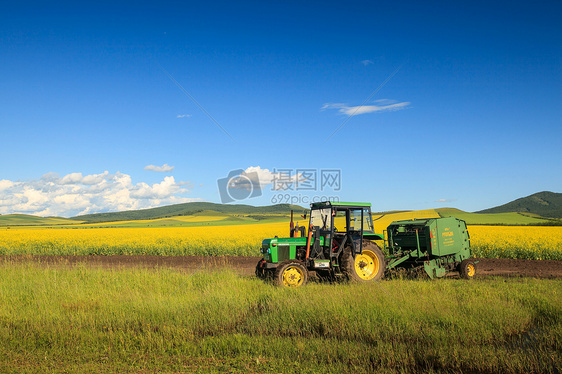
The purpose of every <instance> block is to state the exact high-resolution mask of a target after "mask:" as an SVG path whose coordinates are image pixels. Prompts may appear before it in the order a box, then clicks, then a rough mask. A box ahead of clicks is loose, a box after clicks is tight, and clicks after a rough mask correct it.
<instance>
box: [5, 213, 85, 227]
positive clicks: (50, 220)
mask: <svg viewBox="0 0 562 374" xmlns="http://www.w3.org/2000/svg"><path fill="white" fill-rule="evenodd" d="M79 223H82V221H80V220H73V219H68V218H59V217H38V216H32V215H29V214H6V215H4V216H2V215H0V226H42V225H50V226H52V225H70V224H79Z"/></svg>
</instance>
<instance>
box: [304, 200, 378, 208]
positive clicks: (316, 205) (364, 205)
mask: <svg viewBox="0 0 562 374" xmlns="http://www.w3.org/2000/svg"><path fill="white" fill-rule="evenodd" d="M331 206H341V207H349V208H370V207H371V203H349V202H343V201H321V202H319V203H312V204H310V207H311V208H312V209H315V208H329V207H331Z"/></svg>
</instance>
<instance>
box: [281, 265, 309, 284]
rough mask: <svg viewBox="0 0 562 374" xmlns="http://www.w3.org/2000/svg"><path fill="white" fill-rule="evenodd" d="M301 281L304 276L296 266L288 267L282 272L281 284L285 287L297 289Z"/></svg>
mask: <svg viewBox="0 0 562 374" xmlns="http://www.w3.org/2000/svg"><path fill="white" fill-rule="evenodd" d="M303 280H304V274H303V272H302V270H301V269H300V268H299V267H297V266H289V267H288V268H287V269H285V271H283V284H284V285H285V286H287V287H299V286H300V285H301V284H302V282H303Z"/></svg>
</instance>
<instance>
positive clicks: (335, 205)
mask: <svg viewBox="0 0 562 374" xmlns="http://www.w3.org/2000/svg"><path fill="white" fill-rule="evenodd" d="M303 218H304V219H306V214H305V215H304V216H303ZM383 239H384V237H383V236H382V235H380V234H376V233H375V231H374V229H373V221H372V218H371V204H369V203H343V202H329V201H325V202H319V203H313V204H311V209H310V221H309V225H308V233H306V230H305V227H298V224H297V227H295V226H294V224H293V217H292V213H291V231H290V237H289V238H278V237H275V238H272V239H265V240H264V241H263V242H262V247H261V253H262V254H263V258H262V259H261V260H260V261H259V262H258V264H257V265H256V275H257V276H258V277H260V278H262V279H273V281H274V282H275V283H276V284H278V285H282V286H287V287H299V286H302V285H304V284H306V282H307V280H308V272H309V271H315V272H316V274H317V275H318V276H319V277H321V278H327V279H337V278H344V279H348V280H353V281H357V282H369V281H375V280H378V279H380V278H381V277H382V276H383V275H384V272H385V270H386V265H385V258H384V255H383V253H382V251H381V249H380V247H379V246H378V245H377V244H376V243H375V242H374V240H383Z"/></svg>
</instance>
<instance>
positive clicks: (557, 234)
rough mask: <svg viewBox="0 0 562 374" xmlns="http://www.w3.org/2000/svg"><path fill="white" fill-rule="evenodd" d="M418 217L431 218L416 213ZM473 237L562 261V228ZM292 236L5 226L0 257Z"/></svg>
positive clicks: (136, 251)
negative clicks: (7, 227)
mask: <svg viewBox="0 0 562 374" xmlns="http://www.w3.org/2000/svg"><path fill="white" fill-rule="evenodd" d="M398 214H401V215H402V216H400V217H399V218H397V214H393V215H392V220H393V221H394V220H398V219H410V218H407V217H406V214H407V213H398ZM427 215H431V212H430V211H428V212H427ZM411 218H414V217H411ZM415 218H431V217H420V215H419V214H416V217H415ZM383 219H384V217H383ZM377 222H379V221H375V222H374V223H375V231H376V232H381V233H382V229H381V228H382V227H385V226H384V225H381V224H380V222H379V223H378V224H377ZM389 223H390V222H389ZM386 225H387V224H386ZM469 233H470V237H471V245H472V250H473V255H474V257H485V258H526V259H537V260H562V227H561V226H534V227H530V226H469ZM288 234H289V224H288V222H278V223H261V224H260V223H257V224H245V225H230V226H201V227H142V228H74V229H73V228H29V227H28V228H10V229H6V228H1V229H0V254H4V255H6V254H8V255H10V254H34V255H141V254H143V255H169V256H174V255H176V256H182V255H203V256H220V255H237V256H259V255H260V252H259V248H260V245H261V241H262V240H263V239H265V238H272V237H274V236H275V235H277V236H279V237H287V236H288ZM381 245H382V243H381Z"/></svg>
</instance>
